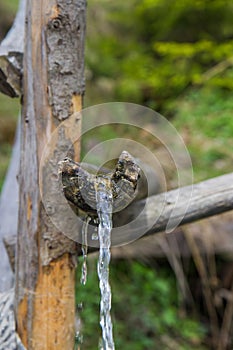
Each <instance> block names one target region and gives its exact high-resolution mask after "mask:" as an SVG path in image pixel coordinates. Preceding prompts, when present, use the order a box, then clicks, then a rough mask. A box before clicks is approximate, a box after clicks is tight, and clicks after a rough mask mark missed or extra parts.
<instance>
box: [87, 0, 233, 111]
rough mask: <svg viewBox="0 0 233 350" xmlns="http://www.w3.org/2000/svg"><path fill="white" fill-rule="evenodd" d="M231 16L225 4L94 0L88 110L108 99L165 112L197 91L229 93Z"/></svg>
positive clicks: (220, 0) (232, 81)
mask: <svg viewBox="0 0 233 350" xmlns="http://www.w3.org/2000/svg"><path fill="white" fill-rule="evenodd" d="M232 16H233V3H232V2H230V1H223V0H212V1H209V0H195V1H191V0H180V1H172V0H151V1H150V0H141V1H139V0H130V1H127V2H126V1H118V2H117V3H116V2H110V1H106V0H98V1H97V0H90V1H89V17H88V22H87V27H88V36H87V45H86V46H87V48H86V63H87V71H88V74H87V77H88V79H89V84H90V87H89V89H91V90H92V92H91V96H90V99H89V98H88V100H87V104H93V102H94V103H95V102H96V101H97V102H99V101H100V99H101V98H102V100H103V99H104V100H106V98H107V99H108V100H109V99H115V100H121V101H129V102H136V103H141V104H144V105H147V106H149V107H152V108H155V109H157V110H160V111H166V106H167V104H168V103H169V101H173V100H174V99H175V98H177V96H179V95H180V94H181V93H183V92H184V90H185V89H186V88H187V87H189V86H192V85H201V86H202V85H205V86H206V85H210V86H217V87H221V88H224V89H228V90H231V89H232V88H233V79H232V75H233V69H232V64H233V26H232ZM213 67H215V70H213ZM89 84H88V86H89ZM93 91H94V93H93ZM95 93H96V94H95ZM99 93H100V94H101V95H99ZM87 97H89V95H88V91H87ZM93 100H94V101H93Z"/></svg>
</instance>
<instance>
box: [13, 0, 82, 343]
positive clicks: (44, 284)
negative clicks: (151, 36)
mask: <svg viewBox="0 0 233 350" xmlns="http://www.w3.org/2000/svg"><path fill="white" fill-rule="evenodd" d="M85 11H86V2H85V1H84V0H70V1H61V0H60V1H59V0H58V1H55V0H49V1H46V2H44V1H42V0H39V1H28V2H27V9H26V30H25V38H26V39H25V43H26V45H25V52H24V79H23V82H24V83H23V110H22V120H21V136H22V145H21V164H20V174H19V185H20V199H19V203H20V207H19V218H20V220H19V226H18V232H19V233H18V241H17V257H16V287H15V292H16V321H17V331H18V333H19V335H20V337H21V339H22V341H23V343H24V345H25V346H26V348H27V349H28V350H45V349H46V350H47V349H50V350H52V349H57V350H59V349H61V350H66V349H67V350H70V349H73V346H74V336H75V329H74V317H75V293H74V291H75V288H74V287H75V263H74V258H73V257H74V252H75V251H76V243H75V242H73V241H71V240H70V239H68V238H67V237H66V236H64V235H63V234H61V233H60V232H58V231H57V230H56V228H55V227H54V226H53V224H52V222H51V221H50V219H49V217H48V216H47V214H46V212H45V209H44V207H43V205H42V202H41V196H40V189H39V166H40V159H41V156H42V153H43V149H44V146H45V145H46V144H47V142H48V140H49V138H50V136H51V134H52V132H53V130H54V129H55V128H56V127H57V126H58V125H59V123H60V121H61V120H64V119H67V118H69V117H70V115H71V114H73V113H74V112H77V111H79V110H80V109H81V107H82V96H83V93H84V34H85ZM76 127H77V134H78V133H79V132H80V128H81V123H80V121H79V122H78V123H77V125H76ZM62 147H63V148H64V147H71V152H72V154H73V157H74V158H76V159H78V157H79V151H80V150H79V144H77V145H76V146H75V147H73V145H72V141H71V140H70V139H69V136H66V138H65V140H64V139H62V140H61V139H59V138H58V139H57V140H56V142H55V143H54V145H53V149H52V150H51V162H50V161H49V160H48V161H47V162H45V163H44V164H43V166H42V170H41V171H42V174H43V172H46V171H47V169H49V167H50V166H52V165H53V166H54V164H56V163H57V162H58V161H59V160H61V158H60V153H59V150H60V149H61V148H62ZM51 164H52V165H51ZM53 176H54V178H55V179H56V177H57V174H53ZM55 181H56V180H55ZM41 186H42V190H43V191H46V186H47V184H46V183H44V182H42V184H41ZM45 252H46V254H45ZM45 257H46V258H45Z"/></svg>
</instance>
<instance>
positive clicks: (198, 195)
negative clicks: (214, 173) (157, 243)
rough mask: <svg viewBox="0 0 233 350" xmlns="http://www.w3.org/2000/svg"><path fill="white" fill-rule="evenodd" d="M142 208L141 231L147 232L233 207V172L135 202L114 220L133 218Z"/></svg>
mask: <svg viewBox="0 0 233 350" xmlns="http://www.w3.org/2000/svg"><path fill="white" fill-rule="evenodd" d="M143 208H145V210H144V213H143V214H142V216H141V230H142V231H143V232H145V234H144V235H151V234H154V233H156V232H160V231H164V230H166V228H167V225H168V222H169V220H170V226H171V227H172V226H176V223H179V225H182V224H186V223H190V222H194V221H196V220H200V219H203V218H206V217H210V216H213V215H216V214H220V213H224V212H226V211H229V210H232V209H233V173H231V174H226V175H222V176H219V177H216V178H213V179H210V180H206V181H203V182H200V183H197V184H194V185H193V186H186V187H181V188H178V189H175V190H172V191H168V192H165V193H161V194H158V195H154V196H151V197H149V198H148V199H147V200H141V201H138V202H135V203H133V204H132V205H131V206H130V207H128V208H127V209H126V210H125V211H124V213H122V214H120V215H119V216H117V217H116V218H115V220H116V221H117V222H118V224H119V223H121V222H125V221H127V218H130V219H131V220H132V219H133V218H134V217H135V216H136V215H138V213H140V212H142V210H143ZM171 218H172V219H171ZM151 223H152V224H151Z"/></svg>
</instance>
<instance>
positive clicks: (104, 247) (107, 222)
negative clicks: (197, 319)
mask: <svg viewBox="0 0 233 350" xmlns="http://www.w3.org/2000/svg"><path fill="white" fill-rule="evenodd" d="M112 202H113V196H112V191H111V183H110V180H109V179H106V178H99V179H98V182H97V185H96V203H97V213H98V218H99V226H98V236H99V245H100V250H99V261H98V267H97V271H98V276H99V286H100V294H101V301H100V325H101V328H102V342H101V345H100V350H114V349H115V346H114V340H113V332H112V320H111V314H110V311H111V288H110V284H109V263H110V258H111V253H110V247H111V230H112Z"/></svg>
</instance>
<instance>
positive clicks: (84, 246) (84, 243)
mask: <svg viewBox="0 0 233 350" xmlns="http://www.w3.org/2000/svg"><path fill="white" fill-rule="evenodd" d="M90 220H91V218H90V217H89V216H87V217H86V218H85V220H84V222H83V226H82V254H83V262H82V272H81V278H80V283H81V284H83V285H85V284H86V282H87V250H88V245H87V232H88V225H89V222H90Z"/></svg>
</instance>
